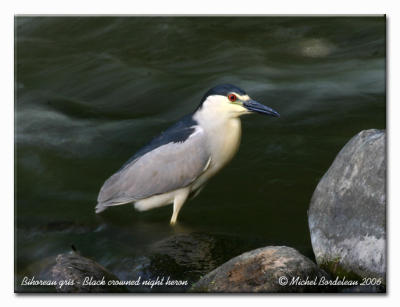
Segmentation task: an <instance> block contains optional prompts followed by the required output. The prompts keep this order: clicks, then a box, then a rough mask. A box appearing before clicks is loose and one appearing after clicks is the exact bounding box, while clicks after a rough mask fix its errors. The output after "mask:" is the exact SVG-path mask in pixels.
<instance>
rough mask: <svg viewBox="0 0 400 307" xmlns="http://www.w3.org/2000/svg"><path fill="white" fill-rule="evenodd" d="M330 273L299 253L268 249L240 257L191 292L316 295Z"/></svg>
mask: <svg viewBox="0 0 400 307" xmlns="http://www.w3.org/2000/svg"><path fill="white" fill-rule="evenodd" d="M321 278H325V279H329V276H327V274H326V273H325V272H324V271H323V270H321V269H319V268H318V267H317V265H316V264H315V263H314V262H312V261H311V260H310V259H308V258H307V257H305V256H303V255H302V254H300V253H299V252H298V251H297V250H295V249H293V248H291V247H286V246H268V247H264V248H259V249H255V250H253V251H250V252H247V253H244V254H242V255H240V256H237V257H235V258H233V259H231V260H229V261H228V262H226V263H224V264H223V265H221V266H220V267H218V268H216V269H215V270H214V271H212V272H210V273H208V274H207V275H206V276H204V277H203V278H202V279H200V280H199V281H198V282H197V283H196V284H194V285H193V287H192V288H191V292H316V291H321V289H320V288H321V287H318V286H317V285H315V284H314V283H316V284H318V281H319V280H321Z"/></svg>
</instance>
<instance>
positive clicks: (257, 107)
mask: <svg viewBox="0 0 400 307" xmlns="http://www.w3.org/2000/svg"><path fill="white" fill-rule="evenodd" d="M243 106H244V107H245V108H246V109H247V110H249V111H252V112H257V113H261V114H267V115H271V116H274V117H280V115H279V113H278V112H276V111H275V110H274V109H272V108H270V107H267V106H265V105H263V104H261V103H259V102H257V101H255V100H252V99H250V100H247V101H245V102H243Z"/></svg>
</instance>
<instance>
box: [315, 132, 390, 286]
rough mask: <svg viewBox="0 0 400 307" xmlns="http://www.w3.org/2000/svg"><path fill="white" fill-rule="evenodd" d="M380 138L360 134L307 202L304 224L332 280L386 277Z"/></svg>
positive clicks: (383, 151) (377, 134) (382, 135)
mask: <svg viewBox="0 0 400 307" xmlns="http://www.w3.org/2000/svg"><path fill="white" fill-rule="evenodd" d="M385 141H386V137H385V132H384V131H380V130H375V129H374V130H364V131H361V132H360V133H359V134H357V135H356V136H354V137H353V138H352V139H351V140H350V141H349V142H348V143H347V144H346V145H345V146H344V147H343V149H342V150H341V151H340V152H339V154H338V155H337V157H336V158H335V161H334V162H333V164H332V165H331V167H330V168H329V170H328V171H327V172H326V173H325V175H324V176H323V178H322V179H321V181H320V182H319V184H318V186H317V188H316V190H315V192H314V194H313V196H312V199H311V204H310V208H309V212H308V223H309V227H310V233H311V241H312V246H313V250H314V254H315V257H316V260H317V263H318V265H320V266H321V267H322V268H323V269H325V270H326V271H328V272H329V273H331V274H332V275H334V276H346V277H350V278H357V279H362V278H377V279H381V281H382V283H385V275H386V257H385V253H386V248H385V247H386V232H385V229H386V221H385V217H386V159H385V158H386V146H385Z"/></svg>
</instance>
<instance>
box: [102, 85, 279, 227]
mask: <svg viewBox="0 0 400 307" xmlns="http://www.w3.org/2000/svg"><path fill="white" fill-rule="evenodd" d="M253 112H257V113H261V114H267V115H272V116H276V117H279V114H278V112H276V111H274V110H273V109H271V108H269V107H267V106H264V105H262V104H260V103H258V102H256V101H254V100H252V99H251V98H250V97H249V96H248V95H247V94H246V93H245V91H243V90H242V89H240V88H238V87H236V86H234V85H230V84H222V85H218V86H216V87H214V88H212V89H210V90H209V91H208V92H207V93H206V94H205V95H204V97H203V99H202V100H201V102H200V105H199V107H198V108H197V109H196V110H195V112H194V113H192V114H189V115H187V116H185V117H184V118H182V119H181V120H180V121H179V122H177V123H176V124H175V125H173V126H172V127H170V128H169V129H167V130H166V131H165V132H163V133H162V134H161V135H159V136H158V137H156V138H155V139H153V140H152V141H151V142H150V143H149V144H148V145H147V146H145V147H143V148H142V149H141V150H139V151H138V152H137V153H136V154H135V155H134V156H133V157H132V158H131V159H129V160H128V162H126V163H125V164H124V165H123V166H122V167H121V168H120V169H119V170H118V171H117V172H116V173H115V174H114V175H112V176H111V177H110V178H109V179H108V180H107V181H106V182H105V183H104V185H103V186H102V188H101V190H100V193H99V196H98V198H97V202H98V204H97V206H96V213H100V212H102V211H104V210H105V209H107V208H108V207H112V206H118V205H123V204H128V203H134V205H135V209H137V210H139V211H145V210H149V209H153V208H157V207H161V206H165V205H168V204H172V203H173V204H174V206H173V213H172V218H171V224H175V223H176V220H177V218H178V213H179V210H180V209H181V208H182V206H183V204H184V203H185V201H186V199H187V198H188V197H189V196H193V197H195V196H196V195H197V194H198V193H199V192H200V190H201V189H202V188H203V187H204V185H205V184H206V182H207V181H208V180H209V179H210V178H211V177H212V176H214V175H215V174H216V173H217V172H218V171H219V170H220V169H221V168H222V167H223V166H224V165H225V164H227V163H228V162H229V161H230V160H231V159H232V157H233V156H234V154H235V153H236V151H237V149H238V147H239V143H240V136H241V124H240V119H239V116H241V115H243V114H248V113H253Z"/></svg>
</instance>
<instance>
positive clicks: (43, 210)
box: [15, 17, 386, 278]
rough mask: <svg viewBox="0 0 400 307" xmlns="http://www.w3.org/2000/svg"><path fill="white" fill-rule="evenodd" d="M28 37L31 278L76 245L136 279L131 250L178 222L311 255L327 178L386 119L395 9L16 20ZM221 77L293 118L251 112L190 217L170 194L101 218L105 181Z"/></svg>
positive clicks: (24, 191)
mask: <svg viewBox="0 0 400 307" xmlns="http://www.w3.org/2000/svg"><path fill="white" fill-rule="evenodd" d="M15 33H16V39H15V47H16V49H15V59H16V65H15V68H16V77H15V89H16V101H15V107H16V108H15V117H16V128H15V143H16V164H15V166H16V170H15V175H16V202H15V207H16V229H17V232H16V269H17V277H18V278H19V277H21V276H24V275H26V274H28V273H32V271H33V272H34V271H35V270H34V269H32V267H34V266H33V264H34V263H37V262H38V261H41V260H42V259H43V258H46V257H52V256H54V255H56V254H58V253H62V252H65V251H68V250H70V245H71V244H74V245H75V246H76V247H77V248H78V249H79V250H81V252H82V254H84V255H86V256H90V257H93V258H94V259H96V260H97V261H99V262H100V263H101V264H103V265H105V266H107V267H108V268H109V269H111V270H113V271H114V273H115V274H117V275H118V276H119V277H121V278H124V276H125V273H126V272H125V271H124V270H125V269H121V265H120V264H121V262H123V261H125V260H126V259H132V258H133V259H136V258H135V257H139V258H140V257H141V256H142V255H145V254H146V250H147V249H148V248H149V246H150V245H151V244H153V243H154V242H157V241H159V240H162V239H164V238H166V237H168V236H171V235H172V234H176V233H191V232H202V233H208V234H229V235H231V236H233V237H238V238H241V239H242V240H244V241H253V240H256V241H257V242H259V244H260V245H259V246H262V245H268V244H276V245H288V246H292V247H294V248H297V249H299V250H300V251H301V252H303V253H304V254H306V255H308V256H312V249H311V243H310V239H309V232H308V226H307V209H308V204H309V200H310V198H311V195H312V193H313V191H314V189H315V187H316V185H317V183H318V181H319V179H320V178H321V176H322V175H323V174H324V172H325V171H326V170H327V168H328V167H329V165H330V164H331V162H332V160H333V159H334V157H335V155H336V154H337V152H338V151H339V150H340V149H341V147H342V146H343V145H344V144H345V143H346V142H347V141H348V140H349V138H351V137H352V136H353V135H355V134H356V133H357V132H359V131H360V130H363V129H369V128H379V129H384V128H385V126H386V117H385V116H386V114H385V107H386V105H385V98H386V97H385V52H386V50H385V43H386V42H385V19H384V17H368V18H350V17H346V18H331V17H330V18H304V17H285V18H282V17H274V18H272V17H266V18H262V17H256V18H248V17H246V18H244V17H241V18H233V17H229V18H211V17H207V18H199V17H195V18H171V17H169V18H153V17H144V18H133V17H131V18H129V17H124V18H110V17H107V18H104V17H103V18H101V17H95V18H94V17H93V18H89V17H82V18H77V17H73V18H71V17H63V18H56V17H46V18H39V17H17V18H16V26H15ZM219 83H233V84H236V85H238V86H239V87H241V88H243V89H245V90H246V91H247V92H248V93H249V94H250V95H251V96H252V97H253V98H255V99H257V100H258V101H260V102H262V103H264V104H266V105H268V106H270V107H272V108H274V109H276V110H277V111H278V112H279V113H280V114H281V118H280V119H275V118H270V117H264V116H261V115H253V116H249V117H245V118H243V120H242V123H243V139H242V144H241V147H240V150H239V153H238V154H237V156H236V157H235V159H234V160H233V161H232V162H231V163H230V164H229V165H228V166H227V167H226V168H225V169H224V170H223V171H222V172H221V173H220V174H219V175H217V176H216V177H215V178H213V179H212V180H211V182H210V183H209V184H208V185H207V187H206V188H205V189H204V190H203V192H202V193H201V194H200V195H199V196H198V197H197V198H196V199H195V200H192V201H190V202H188V203H186V204H185V206H184V207H183V209H182V211H181V214H180V224H179V225H178V226H177V227H175V228H171V227H170V226H169V219H170V216H171V213H172V207H170V206H168V207H164V208H160V209H155V210H151V211H148V212H144V213H138V212H135V211H134V210H133V209H132V207H131V206H129V205H127V206H121V207H118V208H113V209H111V210H107V211H106V212H105V213H104V214H102V215H101V216H96V215H95V214H94V206H95V204H96V198H97V193H98V191H99V188H100V187H101V185H102V183H103V182H104V180H105V179H107V178H108V176H109V175H111V174H112V173H113V172H114V171H115V170H117V169H118V168H119V167H120V166H121V165H122V164H123V163H124V162H125V161H126V160H127V159H128V158H129V157H130V156H131V155H133V154H134V152H135V151H137V150H138V149H139V148H140V147H141V146H143V145H145V144H146V142H148V141H149V140H150V139H151V138H152V137H153V136H154V135H156V134H158V133H159V132H160V131H162V130H163V129H165V128H167V127H168V126H169V125H170V124H172V123H173V122H174V121H176V120H177V119H179V118H180V117H181V116H183V115H185V114H187V113H189V112H192V111H193V110H194V109H195V107H196V106H197V105H198V103H199V101H200V99H201V97H202V96H203V94H204V93H205V92H206V91H207V90H208V89H209V88H210V87H212V86H214V85H216V84H219ZM231 252H232V251H231V250H226V257H227V258H229V257H231V256H233V255H231V254H230V253H231Z"/></svg>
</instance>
